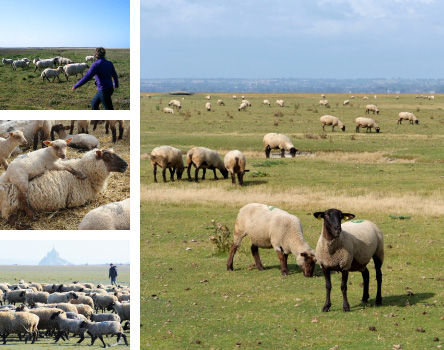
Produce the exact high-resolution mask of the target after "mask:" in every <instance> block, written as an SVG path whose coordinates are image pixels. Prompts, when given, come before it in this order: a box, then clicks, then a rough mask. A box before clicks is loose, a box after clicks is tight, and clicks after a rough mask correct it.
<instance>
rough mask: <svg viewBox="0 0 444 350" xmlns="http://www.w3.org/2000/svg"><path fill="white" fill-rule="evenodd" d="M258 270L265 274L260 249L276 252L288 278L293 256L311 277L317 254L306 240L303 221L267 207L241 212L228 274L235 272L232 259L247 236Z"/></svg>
mask: <svg viewBox="0 0 444 350" xmlns="http://www.w3.org/2000/svg"><path fill="white" fill-rule="evenodd" d="M247 235H248V237H249V238H250V240H251V253H252V254H253V257H254V261H255V263H256V267H257V268H258V270H260V271H262V270H264V266H263V265H262V262H261V259H260V257H259V248H268V249H269V248H273V249H274V250H275V251H276V253H277V255H278V257H279V260H280V262H281V273H282V275H283V276H288V275H289V273H288V267H287V258H288V254H290V253H293V254H294V255H295V256H296V261H297V263H298V265H299V266H300V267H301V269H302V272H303V273H304V276H305V277H312V276H313V271H314V268H315V262H316V258H315V252H314V250H313V249H311V248H310V247H309V245H308V244H307V242H306V241H305V239H304V234H303V230H302V225H301V222H300V220H299V219H298V218H297V217H296V216H294V215H291V214H289V213H287V212H286V211H284V210H281V209H278V208H276V207H272V206H269V205H265V204H259V203H250V204H247V205H245V206H244V207H242V208H241V209H240V210H239V214H238V215H237V218H236V223H235V225H234V231H233V244H232V246H231V249H230V256H229V258H228V261H227V270H229V271H233V257H234V254H235V253H236V250H237V249H238V247H239V246H240V244H241V241H242V239H243V238H244V237H245V236H247Z"/></svg>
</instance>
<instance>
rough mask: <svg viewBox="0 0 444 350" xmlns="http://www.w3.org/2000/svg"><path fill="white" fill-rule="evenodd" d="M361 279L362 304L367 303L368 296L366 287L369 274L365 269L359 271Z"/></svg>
mask: <svg viewBox="0 0 444 350" xmlns="http://www.w3.org/2000/svg"><path fill="white" fill-rule="evenodd" d="M361 274H362V279H363V280H364V289H363V292H362V301H363V302H364V303H366V302H368V298H369V294H368V286H369V281H370V273H369V272H368V269H367V268H365V269H364V270H362V271H361Z"/></svg>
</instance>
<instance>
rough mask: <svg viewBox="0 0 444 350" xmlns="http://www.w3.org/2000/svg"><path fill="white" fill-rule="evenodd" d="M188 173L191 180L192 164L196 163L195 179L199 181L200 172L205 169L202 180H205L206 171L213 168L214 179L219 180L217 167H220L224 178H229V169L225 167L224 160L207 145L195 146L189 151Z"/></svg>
mask: <svg viewBox="0 0 444 350" xmlns="http://www.w3.org/2000/svg"><path fill="white" fill-rule="evenodd" d="M186 159H187V175H188V181H192V180H191V174H190V172H191V166H192V165H194V167H195V168H196V171H195V172H194V181H195V182H199V180H198V173H199V170H200V169H203V174H202V180H205V173H206V171H207V168H208V169H211V170H213V174H214V179H215V180H218V177H217V175H216V169H219V171H220V172H221V174H222V176H223V177H224V179H228V170H227V169H226V168H225V165H224V162H223V161H222V159H220V157H219V155H218V154H217V152H216V151H214V150H212V149H209V148H205V147H193V148H192V149H190V150H189V151H188V153H187V157H186Z"/></svg>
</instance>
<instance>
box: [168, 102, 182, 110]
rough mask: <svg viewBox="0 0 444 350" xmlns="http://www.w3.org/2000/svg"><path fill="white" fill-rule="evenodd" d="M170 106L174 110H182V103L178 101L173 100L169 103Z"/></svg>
mask: <svg viewBox="0 0 444 350" xmlns="http://www.w3.org/2000/svg"><path fill="white" fill-rule="evenodd" d="M168 106H172V107H173V108H177V109H181V108H182V106H181V104H180V101H178V100H171V101H170V102H168Z"/></svg>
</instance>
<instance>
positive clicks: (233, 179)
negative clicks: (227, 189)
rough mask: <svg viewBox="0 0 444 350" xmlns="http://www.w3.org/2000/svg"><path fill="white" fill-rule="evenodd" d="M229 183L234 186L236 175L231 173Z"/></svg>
mask: <svg viewBox="0 0 444 350" xmlns="http://www.w3.org/2000/svg"><path fill="white" fill-rule="evenodd" d="M231 183H232V184H233V185H236V174H234V173H231Z"/></svg>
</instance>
